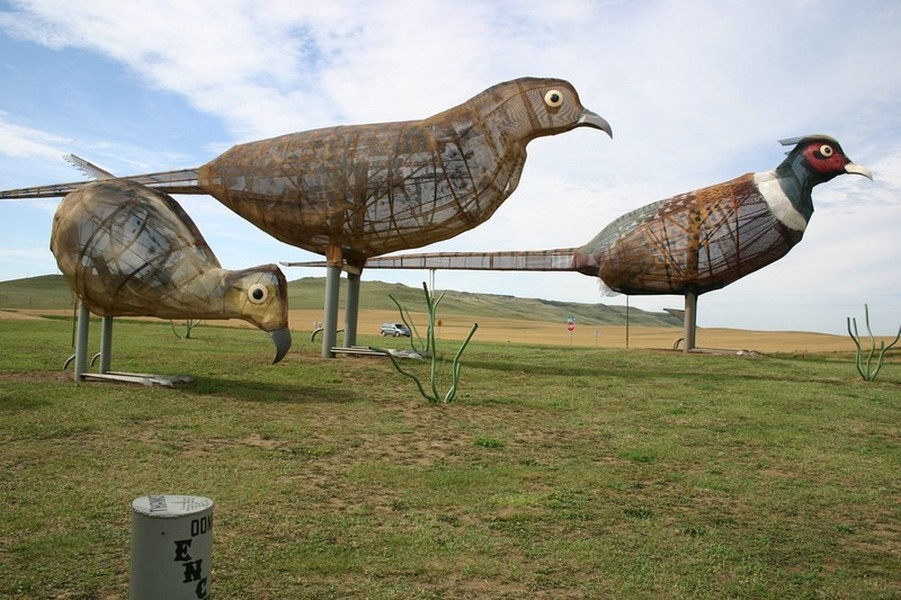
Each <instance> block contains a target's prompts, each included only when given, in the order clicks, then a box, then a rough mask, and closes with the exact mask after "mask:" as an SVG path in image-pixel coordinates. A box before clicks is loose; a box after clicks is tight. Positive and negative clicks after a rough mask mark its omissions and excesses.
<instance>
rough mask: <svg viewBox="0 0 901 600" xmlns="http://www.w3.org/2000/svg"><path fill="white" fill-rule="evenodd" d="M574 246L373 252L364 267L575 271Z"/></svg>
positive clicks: (308, 264) (294, 264) (298, 264)
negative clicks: (399, 252)
mask: <svg viewBox="0 0 901 600" xmlns="http://www.w3.org/2000/svg"><path fill="white" fill-rule="evenodd" d="M575 251H576V249H575V248H558V249H555V250H525V251H504V252H423V253H418V254H397V255H393V256H377V257H374V258H369V259H367V260H366V266H365V268H367V269H442V270H443V269H451V270H464V271H576V270H577V269H576V267H575V262H574V258H575ZM281 264H282V265H284V266H286V267H324V266H327V264H326V261H309V262H283V263H281Z"/></svg>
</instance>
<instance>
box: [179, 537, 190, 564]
mask: <svg viewBox="0 0 901 600" xmlns="http://www.w3.org/2000/svg"><path fill="white" fill-rule="evenodd" d="M190 547H191V540H178V541H177V542H175V562H184V561H186V560H191V555H190V554H188V548H190Z"/></svg>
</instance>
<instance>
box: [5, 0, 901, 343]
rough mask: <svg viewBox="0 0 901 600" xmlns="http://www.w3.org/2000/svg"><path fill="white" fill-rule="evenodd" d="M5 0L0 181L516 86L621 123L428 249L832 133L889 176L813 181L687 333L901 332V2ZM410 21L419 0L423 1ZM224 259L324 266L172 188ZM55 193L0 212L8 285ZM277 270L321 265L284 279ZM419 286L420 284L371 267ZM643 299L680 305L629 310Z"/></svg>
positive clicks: (200, 151)
mask: <svg viewBox="0 0 901 600" xmlns="http://www.w3.org/2000/svg"><path fill="white" fill-rule="evenodd" d="M75 6H76V5H73V4H72V3H71V2H70V1H69V0H44V1H35V2H11V1H2V0H0V73H2V82H3V84H2V85H0V189H10V188H19V187H26V186H32V185H41V184H50V183H58V182H64V181H76V180H80V179H82V177H81V174H80V173H79V172H78V171H76V170H75V169H73V168H72V167H71V166H70V165H69V164H68V163H66V162H65V161H64V160H63V158H62V157H63V155H65V154H68V153H75V154H78V155H79V156H82V157H84V158H86V159H88V160H90V161H92V162H94V163H96V164H98V165H100V166H102V167H104V168H106V169H107V170H110V171H112V172H114V173H117V174H121V175H128V174H135V173H145V172H152V171H158V170H169V169H177V168H184V167H195V166H199V165H201V164H203V163H205V162H207V161H208V160H209V159H211V158H213V157H214V156H216V155H218V154H219V153H221V152H222V151H224V150H226V149H227V148H229V147H230V146H232V145H234V144H236V143H241V142H246V141H250V140H254V139H259V138H263V137H269V136H273V135H278V134H282V133H288V132H292V131H302V130H305V129H312V128H317V127H324V126H328V125H335V124H341V123H346V124H351V123H366V122H381V121H392V120H405V119H415V118H422V117H426V116H429V115H431V114H434V113H436V112H439V111H441V110H444V109H446V108H448V107H450V106H452V105H455V104H457V103H459V102H461V101H463V100H465V99H467V98H469V97H471V96H473V95H475V94H476V93H478V92H479V91H481V90H483V89H485V88H487V87H488V86H490V85H492V84H494V83H497V82H499V81H504V80H508V79H512V78H515V77H520V76H554V77H563V78H565V79H568V80H569V81H571V82H572V83H573V84H574V85H575V86H576V88H577V89H578V90H579V93H580V95H581V98H582V102H583V104H584V105H585V106H586V107H588V108H590V109H591V110H593V111H595V112H597V113H599V114H601V115H602V116H604V117H605V118H606V119H607V120H608V121H610V123H611V124H612V126H613V129H614V133H615V138H614V139H613V140H612V141H611V140H609V139H608V138H607V137H606V136H604V135H603V134H602V133H600V132H597V131H593V130H588V129H579V130H576V131H573V132H570V133H567V134H563V135H559V136H555V137H551V138H541V139H538V140H535V141H533V142H532V143H531V144H530V145H529V147H528V151H529V160H528V162H527V164H526V168H525V172H524V174H523V177H522V180H521V182H520V186H519V188H518V190H517V191H516V193H515V194H513V196H511V197H510V198H509V199H508V200H507V201H506V203H505V204H504V205H503V206H502V207H501V208H500V209H499V210H498V211H497V213H495V215H494V216H493V217H492V218H491V219H490V220H489V221H488V222H486V223H484V224H482V225H480V226H479V227H477V228H475V229H473V230H472V231H469V232H467V233H465V234H463V235H461V236H458V237H457V238H454V239H452V240H448V241H445V242H442V243H440V244H435V245H433V246H430V247H428V248H426V250H459V251H488V250H525V249H544V248H556V247H565V246H577V245H581V244H583V243H585V242H586V241H588V240H589V239H591V238H592V237H593V236H594V235H595V234H597V233H598V232H599V231H600V230H601V229H602V228H603V227H604V226H605V225H606V224H607V223H608V222H610V221H611V220H613V219H614V218H616V217H617V216H619V215H620V214H622V213H624V212H627V211H629V210H631V209H634V208H637V207H639V206H642V205H644V204H647V203H650V202H653V201H655V200H659V199H661V198H666V197H669V196H672V195H674V194H677V193H681V192H685V191H688V190H692V189H695V188H698V187H702V186H706V185H710V184H713V183H717V182H720V181H725V180H728V179H731V178H733V177H736V176H738V175H741V174H743V173H746V172H751V171H764V170H769V169H771V168H773V167H774V166H776V165H777V164H778V163H779V162H780V161H781V160H782V158H783V156H784V154H783V153H784V149H783V148H782V147H781V146H780V145H779V144H778V143H777V140H779V139H782V138H787V137H795V136H799V135H804V134H810V133H826V134H830V135H833V136H835V137H836V138H838V139H839V141H840V142H841V143H842V145H843V147H844V149H845V151H846V152H847V153H848V154H849V155H850V156H851V158H852V159H853V160H854V161H855V162H858V163H860V164H863V165H866V166H867V167H869V168H870V169H871V170H872V171H873V173H874V175H875V178H876V180H875V181H874V182H870V181H869V180H867V179H865V178H862V177H853V176H844V177H840V178H838V179H835V180H833V181H832V182H830V183H827V184H825V185H822V186H819V187H818V188H816V190H815V191H814V204H815V207H816V212H815V213H814V216H813V218H812V220H811V223H810V225H809V226H808V229H807V232H806V234H805V237H804V240H803V241H802V242H801V243H800V244H799V245H798V246H797V247H795V248H794V249H793V250H792V251H791V252H790V253H789V254H788V256H786V257H785V258H783V259H782V260H781V261H779V262H776V263H774V264H772V265H770V266H769V267H766V268H764V269H763V270H761V271H758V272H757V273H754V274H752V275H749V276H747V277H745V278H744V279H742V280H739V281H738V282H736V283H734V284H732V285H731V286H729V287H727V288H725V289H723V290H720V291H716V292H711V293H709V294H706V295H704V296H702V297H701V299H700V305H699V313H698V315H699V318H698V320H699V325H700V326H702V327H738V328H747V329H759V330H805V331H822V332H828V333H843V332H844V329H845V318H846V317H847V316H856V317H857V318H858V321H861V320H862V317H863V305H864V303H868V304H869V306H870V313H871V322H872V323H873V325H874V327H875V328H876V329H877V331H879V332H881V333H886V334H887V333H894V331H896V330H897V327H898V325H899V323H901V252H899V248H901V243H899V240H901V235H899V231H901V69H899V68H898V64H901V35H899V32H901V3H898V2H897V1H896V0H886V1H866V0H864V1H861V2H854V3H849V2H841V1H833V0H825V1H817V2H814V1H809V0H776V1H769V0H760V1H757V2H747V1H734V2H733V1H728V0H718V1H713V0H711V1H703V0H691V1H669V2H664V1H660V2H654V1H642V2H631V1H625V0H623V1H614V0H611V1H587V0H585V1H570V0H556V1H555V2H551V3H548V2H530V1H510V2H504V1H498V2H486V1H471V0H456V1H455V2H442V1H421V2H417V3H415V5H414V4H411V3H409V2H407V1H406V0H395V1H378V2H372V1H371V0H365V1H361V2H348V1H341V0H336V1H334V2H316V3H313V2H297V1H279V0H266V1H260V2H256V1H242V0H209V1H207V0H199V1H194V2H190V3H186V2H176V1H166V0H159V1H156V2H152V3H150V2H134V1H130V0H84V1H83V2H79V3H78V4H77V8H75ZM411 6H415V9H411ZM178 199H179V201H180V202H181V203H182V204H183V206H184V207H185V209H186V210H187V211H188V213H189V214H190V215H191V217H192V218H193V219H194V220H195V221H196V223H197V225H198V227H199V228H200V230H201V231H202V232H203V234H204V236H205V237H206V239H207V241H208V242H209V244H210V246H211V247H212V249H213V251H214V252H215V253H216V254H217V256H218V257H219V259H220V261H221V262H222V264H223V266H225V267H228V268H243V267H248V266H253V265H256V264H262V263H269V262H278V261H283V260H284V261H300V260H314V259H316V258H318V257H317V256H316V255H312V254H309V253H307V252H304V251H302V250H299V249H297V248H293V247H290V246H287V245H285V244H282V243H280V242H277V241H275V240H274V239H272V238H270V237H269V236H267V235H266V234H265V233H263V232H262V231H260V230H258V229H256V228H254V227H253V226H251V225H250V224H248V223H246V222H245V221H243V220H242V219H240V218H239V217H237V216H235V215H233V214H232V213H231V212H230V211H228V210H227V209H226V208H224V207H223V206H222V205H220V204H219V203H218V202H217V201H216V200H214V199H212V198H207V197H197V196H191V197H179V198H178ZM57 204H58V200H30V201H2V202H0V280H8V279H16V278H20V277H26V276H34V275H40V274H47V273H56V272H58V270H57V268H56V263H55V261H54V259H53V256H52V254H51V253H50V251H49V249H48V245H49V235H50V224H51V220H52V216H53V212H54V210H55V208H56V205H57ZM285 271H286V275H287V276H288V278H289V279H297V278H300V277H305V276H321V275H324V273H323V272H321V271H317V270H311V269H292V268H286V269H285ZM363 277H364V279H368V280H376V279H378V280H384V281H398V282H402V283H406V284H408V285H414V286H418V285H420V283H421V282H422V281H423V280H425V279H427V273H424V272H417V271H383V270H370V271H364V275H363ZM437 284H438V287H439V288H444V289H459V290H468V291H475V292H488V293H498V294H513V295H517V296H525V297H541V298H548V299H555V300H573V301H579V302H605V303H609V304H625V298H624V297H622V296H616V297H602V296H601V295H600V291H599V286H598V283H597V281H596V280H593V279H591V278H588V277H585V276H582V275H578V274H540V273H539V274H514V273H509V274H497V273H465V272H450V271H445V272H439V273H438V276H437ZM630 303H631V305H632V306H637V307H639V308H644V309H648V310H658V309H660V308H663V307H667V306H671V307H679V306H681V298H679V297H674V296H661V297H632V298H631V299H630Z"/></svg>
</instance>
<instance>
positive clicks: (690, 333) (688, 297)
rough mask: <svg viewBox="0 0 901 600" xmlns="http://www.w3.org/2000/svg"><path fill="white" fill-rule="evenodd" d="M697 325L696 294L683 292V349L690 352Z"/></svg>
mask: <svg viewBox="0 0 901 600" xmlns="http://www.w3.org/2000/svg"><path fill="white" fill-rule="evenodd" d="M697 325H698V295H697V294H696V293H694V292H688V293H686V294H685V323H684V327H685V335H684V337H685V349H684V352H691V351H692V350H694V349H695V339H696V338H695V334H696V332H697Z"/></svg>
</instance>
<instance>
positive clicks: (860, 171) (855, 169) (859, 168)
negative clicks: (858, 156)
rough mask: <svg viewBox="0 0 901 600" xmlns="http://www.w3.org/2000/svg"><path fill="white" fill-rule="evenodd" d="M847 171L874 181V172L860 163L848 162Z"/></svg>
mask: <svg viewBox="0 0 901 600" xmlns="http://www.w3.org/2000/svg"><path fill="white" fill-rule="evenodd" d="M845 173H852V174H854V175H863V176H864V177H866V178H867V179H869V180H870V181H873V173H872V172H871V171H870V170H869V169H868V168H866V167H865V166H863V165H859V164H857V163H853V162H852V163H848V164H846V165H845Z"/></svg>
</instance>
